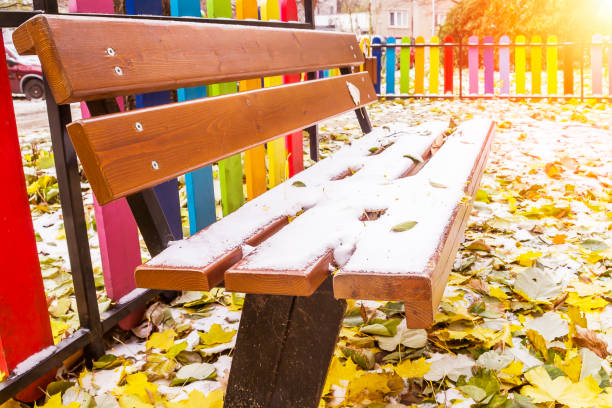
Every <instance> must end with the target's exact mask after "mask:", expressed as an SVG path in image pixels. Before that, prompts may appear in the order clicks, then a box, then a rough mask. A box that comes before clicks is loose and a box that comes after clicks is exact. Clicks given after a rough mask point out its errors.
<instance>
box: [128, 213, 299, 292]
mask: <svg viewBox="0 0 612 408" xmlns="http://www.w3.org/2000/svg"><path fill="white" fill-rule="evenodd" d="M287 223H288V220H287V217H282V218H278V219H277V220H275V221H273V222H271V223H270V224H268V225H267V226H265V227H264V228H262V229H261V230H259V231H258V232H257V233H256V234H255V235H253V236H252V237H250V238H249V239H247V240H246V241H245V242H244V244H247V245H250V246H257V245H259V244H260V243H262V242H263V241H265V240H266V239H268V238H269V237H270V236H272V235H274V234H275V233H276V232H277V231H278V230H280V229H281V228H282V227H284V226H285V225H287ZM206 230H207V228H206V229H203V230H202V231H200V232H198V234H196V235H199V234H205V233H206ZM242 256H243V254H242V249H241V246H238V247H235V248H230V249H228V251H227V252H226V253H225V254H223V255H222V256H220V257H219V258H217V259H216V260H215V261H214V262H212V263H210V264H208V265H204V266H202V267H177V266H173V267H169V266H165V265H149V264H143V265H140V266H139V267H137V268H136V272H135V278H136V286H138V287H140V288H150V289H163V290H210V289H212V288H214V287H215V286H217V285H218V284H219V283H221V282H222V281H223V273H224V272H225V271H226V270H228V269H229V268H230V267H231V266H232V265H234V264H235V263H237V262H239V261H240V260H241V259H242Z"/></svg>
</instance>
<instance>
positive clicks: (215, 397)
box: [166, 389, 223, 408]
mask: <svg viewBox="0 0 612 408" xmlns="http://www.w3.org/2000/svg"><path fill="white" fill-rule="evenodd" d="M222 407H223V390H221V389H216V390H214V391H212V392H209V393H208V394H207V395H206V396H204V394H202V393H201V392H200V391H198V390H193V391H191V393H189V395H188V396H187V399H184V400H181V401H177V402H169V401H168V402H166V408H222Z"/></svg>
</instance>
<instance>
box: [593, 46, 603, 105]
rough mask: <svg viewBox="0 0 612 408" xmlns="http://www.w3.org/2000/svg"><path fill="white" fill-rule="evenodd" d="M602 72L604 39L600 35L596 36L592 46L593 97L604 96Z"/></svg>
mask: <svg viewBox="0 0 612 408" xmlns="http://www.w3.org/2000/svg"><path fill="white" fill-rule="evenodd" d="M602 70H603V37H602V36H601V35H600V34H595V35H594V36H593V39H592V44H591V72H592V79H591V80H592V81H593V82H592V89H591V92H592V94H593V96H595V95H603V85H602Z"/></svg>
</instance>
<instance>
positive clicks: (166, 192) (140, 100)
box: [125, 0, 183, 239]
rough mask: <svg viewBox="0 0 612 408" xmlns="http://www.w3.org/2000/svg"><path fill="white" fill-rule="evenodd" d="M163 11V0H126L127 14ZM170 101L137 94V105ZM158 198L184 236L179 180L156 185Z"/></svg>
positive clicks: (167, 95) (176, 230) (161, 94)
mask: <svg viewBox="0 0 612 408" xmlns="http://www.w3.org/2000/svg"><path fill="white" fill-rule="evenodd" d="M162 12H163V8H162V1H161V0H125V13H126V14H132V15H137V14H148V15H161V14H162ZM168 103H170V92H169V91H161V92H150V93H146V94H140V95H136V107H137V108H145V107H149V106H157V105H165V104H168ZM154 190H155V193H156V194H157V198H158V199H159V202H160V204H161V206H162V208H163V210H164V214H165V215H166V218H167V219H168V224H170V228H171V229H172V234H173V235H174V238H175V239H180V238H182V237H183V227H182V224H181V204H180V200H179V194H178V181H177V180H176V179H174V180H170V181H166V182H165V183H162V184H160V185H158V186H155V187H154Z"/></svg>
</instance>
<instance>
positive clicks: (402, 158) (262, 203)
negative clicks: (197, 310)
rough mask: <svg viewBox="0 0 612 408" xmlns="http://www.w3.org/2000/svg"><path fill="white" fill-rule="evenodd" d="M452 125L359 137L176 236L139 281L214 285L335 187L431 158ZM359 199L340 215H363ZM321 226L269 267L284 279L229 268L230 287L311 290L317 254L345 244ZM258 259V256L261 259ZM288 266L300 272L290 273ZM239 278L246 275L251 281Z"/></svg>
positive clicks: (390, 175)
mask: <svg viewBox="0 0 612 408" xmlns="http://www.w3.org/2000/svg"><path fill="white" fill-rule="evenodd" d="M447 127H448V123H446V122H432V123H427V124H423V125H421V126H417V127H412V128H410V127H407V126H405V125H404V126H402V125H390V126H385V127H383V128H377V129H375V130H374V131H373V132H371V133H369V134H367V135H365V136H363V137H361V138H360V139H358V140H355V141H354V142H353V143H352V145H351V146H347V147H344V148H343V149H340V150H339V151H338V152H336V153H335V154H334V155H333V156H332V157H329V158H327V159H325V160H322V161H321V162H319V163H317V164H316V165H314V166H312V167H311V168H309V169H307V170H305V171H303V172H302V173H300V174H299V175H297V176H295V177H293V178H291V179H289V180H287V181H286V182H285V183H283V184H281V185H279V186H277V187H275V188H274V189H272V190H270V191H268V192H266V193H265V194H263V195H262V196H260V197H258V198H256V199H254V200H252V201H249V202H248V203H247V204H245V205H244V206H242V207H241V208H240V209H238V210H237V211H235V212H234V213H232V214H230V215H228V216H226V217H224V218H222V219H221V220H219V221H217V222H216V223H215V224H212V225H211V226H209V227H208V228H206V229H204V230H202V231H200V232H198V233H197V234H195V235H194V236H192V237H190V238H187V239H185V240H181V241H176V242H173V243H172V245H170V246H169V247H168V248H167V249H166V250H164V251H163V252H161V253H160V254H159V255H157V256H156V257H154V258H153V259H151V260H150V261H149V262H147V263H146V264H144V265H141V266H139V267H138V268H137V269H136V283H137V285H138V286H139V287H146V288H155V289H172V290H183V289H185V290H208V289H210V288H212V287H214V286H215V285H217V284H219V283H221V282H222V281H223V279H224V272H225V271H226V270H227V269H229V268H230V267H231V266H232V265H234V264H235V263H237V262H238V261H240V260H241V259H242V258H243V257H244V256H245V255H247V254H248V253H249V252H250V251H252V250H253V247H254V246H256V245H257V244H259V243H260V242H261V241H263V240H265V239H266V238H268V237H269V236H270V235H272V234H274V233H275V232H277V231H279V230H281V231H283V229H282V228H283V227H284V226H285V225H286V224H287V223H288V221H289V217H292V218H293V217H295V216H297V215H299V214H300V213H302V212H303V214H301V215H299V216H298V217H297V218H295V220H294V221H293V222H292V223H290V224H289V225H288V226H287V227H285V228H288V227H291V228H290V229H289V231H294V230H295V226H296V225H301V224H304V222H303V221H302V219H311V218H313V217H312V214H317V213H321V212H323V213H324V212H325V209H326V208H329V206H330V205H332V203H331V202H330V201H331V200H330V199H331V197H332V196H334V197H335V196H336V195H335V194H334V192H337V191H341V190H343V189H346V188H347V186H351V185H352V184H360V183H363V185H364V186H365V185H372V184H377V183H378V184H379V183H383V182H390V181H392V180H394V179H397V178H398V177H401V176H403V175H405V174H407V173H408V172H410V171H411V170H413V169H414V168H415V165H416V162H415V160H413V159H411V158H410V157H415V158H419V157H422V156H425V157H426V156H427V155H428V152H429V150H430V147H431V145H432V143H434V141H435V140H436V139H440V138H441V137H442V135H443V133H444V132H445V130H446V129H447ZM343 177H344V178H343ZM351 188H352V187H351ZM363 198H364V199H367V197H363ZM360 202H361V203H362V204H363V205H364V206H365V207H363V208H361V209H360V210H358V209H357V208H356V207H355V208H353V209H352V210H350V211H347V212H346V213H343V212H342V211H341V212H340V213H338V214H335V216H334V217H336V218H338V219H340V218H339V217H343V218H348V217H349V214H355V217H356V218H359V217H360V215H361V213H363V209H364V208H369V207H368V202H367V200H365V201H360ZM354 204H357V203H354ZM327 215H329V214H327ZM334 217H332V218H334ZM359 224H362V223H361V222H360V223H359ZM318 225H321V223H320V222H318V221H317V222H316V223H315V224H313V225H311V226H310V227H316V226H318ZM349 226H350V227H354V223H352V222H350V223H348V224H347V227H349ZM350 227H349V228H350ZM307 231H308V232H307ZM315 232H316V228H315V229H314V230H313V229H312V228H310V229H305V230H304V231H302V232H299V231H298V235H299V236H300V238H299V239H297V240H295V241H293V242H294V243H295V242H297V244H295V246H294V247H293V248H291V250H292V252H287V254H290V253H291V254H294V253H295V254H297V256H293V255H289V256H279V257H278V259H277V263H276V264H275V265H274V267H273V268H269V269H271V270H273V271H275V272H282V271H283V270H284V272H283V273H282V274H281V275H282V276H283V277H280V276H281V275H278V273H277V274H276V275H277V277H275V278H274V279H272V280H271V281H269V284H265V283H266V277H267V276H268V275H266V274H264V275H263V276H259V277H258V278H256V279H255V281H256V282H261V283H262V284H263V285H256V286H255V287H254V288H251V290H246V289H247V288H244V287H243V284H242V283H241V282H244V281H250V280H252V278H251V276H257V275H258V274H256V273H253V274H251V273H248V272H247V273H245V272H242V271H236V274H235V275H234V276H233V277H232V278H236V279H232V278H229V276H228V275H227V274H226V276H225V278H226V285H227V284H230V283H231V284H233V283H235V284H236V285H237V286H239V287H241V288H242V289H240V290H242V291H257V292H259V293H262V292H263V291H266V290H268V289H269V290H270V291H271V293H273V294H277V293H282V294H302V295H309V294H310V293H312V292H313V291H314V289H316V287H317V286H318V285H319V284H320V283H321V281H322V280H323V279H324V278H325V276H326V274H328V270H329V266H328V265H327V264H325V263H324V262H323V260H322V259H317V258H320V255H321V254H323V253H325V252H328V250H329V249H331V248H335V247H339V248H340V249H338V250H337V251H336V253H337V254H340V253H341V252H342V248H343V245H342V242H341V241H338V238H340V239H341V236H342V234H337V233H336V232H334V231H332V234H333V236H332V235H329V236H328V237H324V235H323V228H319V234H318V238H316V236H315V237H314V238H313V233H315ZM356 232H357V231H356ZM286 234H293V232H285V233H284V234H283V235H286ZM306 237H309V239H310V240H311V241H314V242H312V243H314V244H315V246H314V247H313V246H307V245H306V244H305V240H304V239H306ZM287 244H288V243H287ZM317 245H318V246H317ZM288 246H291V245H288ZM347 254H348V252H347ZM254 260H255V261H257V258H254ZM314 261H319V262H318V264H320V266H319V267H318V268H316V267H315V268H313V266H316V265H315V264H317V262H314ZM309 267H310V268H309ZM288 270H295V271H301V272H296V273H294V274H292V273H289V272H288ZM245 275H247V276H245ZM260 275H261V274H260ZM240 276H245V279H242V278H240ZM279 277H280V281H278V280H279ZM228 278H229V279H230V280H228ZM262 286H263V287H262ZM269 286H272V287H269Z"/></svg>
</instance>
